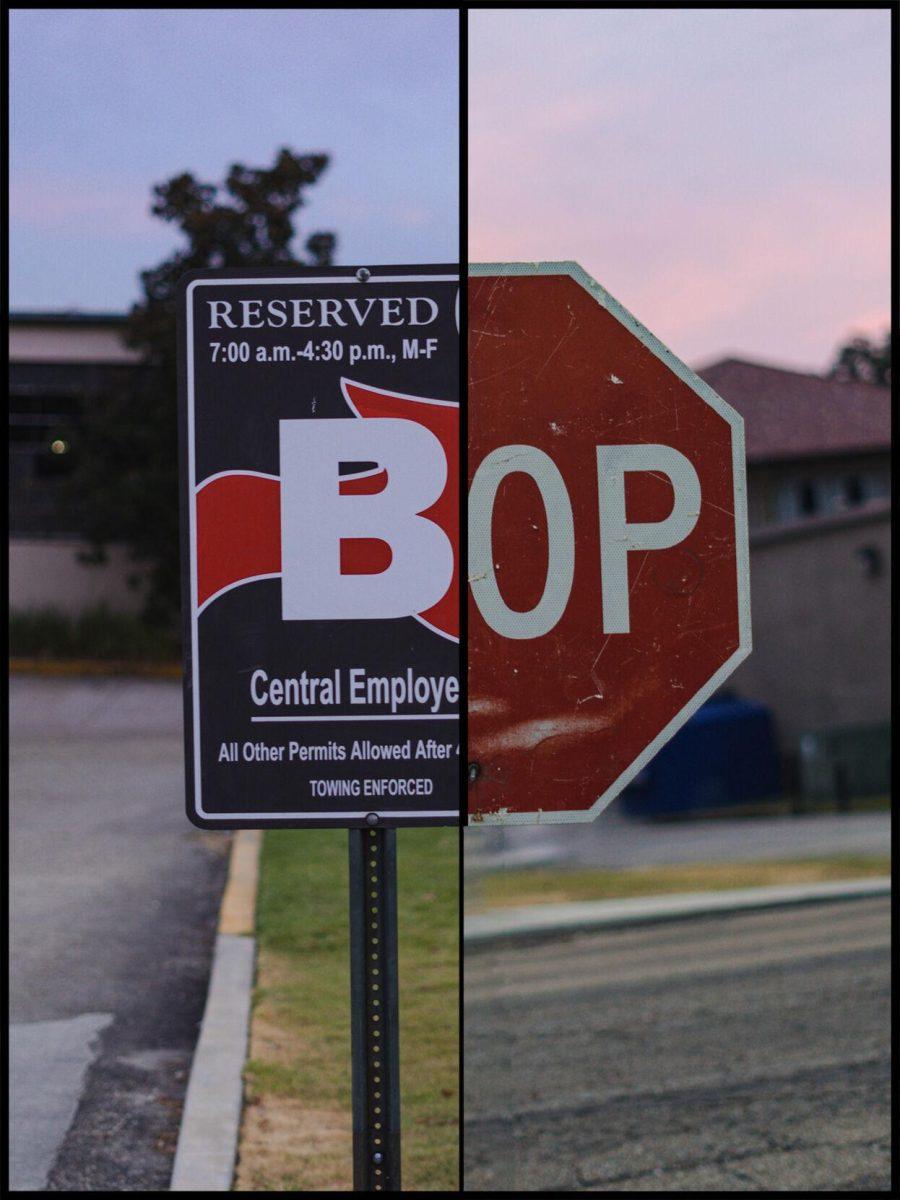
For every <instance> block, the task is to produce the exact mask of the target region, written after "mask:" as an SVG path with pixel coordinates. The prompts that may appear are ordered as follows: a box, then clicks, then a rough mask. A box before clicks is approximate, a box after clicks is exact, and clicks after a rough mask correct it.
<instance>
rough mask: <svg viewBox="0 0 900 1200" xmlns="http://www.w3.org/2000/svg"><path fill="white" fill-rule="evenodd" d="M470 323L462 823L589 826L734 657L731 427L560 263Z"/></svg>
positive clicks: (737, 578) (739, 583)
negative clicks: (465, 802) (465, 797)
mask: <svg viewBox="0 0 900 1200" xmlns="http://www.w3.org/2000/svg"><path fill="white" fill-rule="evenodd" d="M468 311H469V356H468V371H469V405H470V409H469V412H470V417H469V438H468V486H469V584H470V586H469V598H468V605H469V609H468V611H469V649H468V664H469V743H468V761H469V772H468V778H469V818H470V821H475V822H485V823H494V824H498V823H509V824H513V823H527V822H537V821H542V822H543V821H553V822H558V821H579V820H591V819H593V818H594V817H595V816H596V815H597V814H598V813H599V812H600V811H602V809H603V808H605V807H606V805H607V804H609V803H610V801H611V800H612V799H613V798H614V797H615V796H616V795H617V794H618V793H619V792H620V791H621V790H622V788H624V787H625V786H626V785H627V783H629V782H630V781H631V780H632V779H633V778H634V776H635V775H636V774H637V773H638V772H639V771H640V770H641V769H642V768H643V766H644V765H645V764H646V763H647V762H648V761H649V759H650V758H651V757H652V756H653V754H655V753H656V751H657V750H659V748H660V747H661V746H662V745H663V744H664V743H665V742H666V741H667V740H668V739H669V738H670V737H671V736H672V735H673V734H674V733H675V732H676V730H677V729H679V728H680V727H681V725H683V724H684V722H685V721H686V720H687V719H688V717H689V716H690V715H691V713H692V712H694V711H696V709H697V708H698V707H699V706H700V704H702V703H703V701H704V700H705V699H706V698H707V697H708V696H710V695H711V694H712V692H713V691H714V690H715V689H716V688H717V687H719V686H720V684H721V683H722V682H723V680H724V679H725V678H726V677H727V676H728V675H729V674H730V673H731V672H732V671H733V670H734V668H735V667H736V666H737V665H738V663H739V662H741V661H742V659H743V658H745V657H746V655H747V654H748V653H749V652H750V613H749V575H748V564H747V517H746V485H745V474H744V439H743V423H742V421H741V418H740V417H739V416H738V415H737V413H735V412H734V411H733V410H732V409H731V408H730V407H729V406H728V405H727V404H725V403H724V401H722V400H721V399H720V398H719V397H718V396H717V395H716V394H715V393H714V392H713V391H712V390H711V389H710V388H709V387H708V386H707V385H706V384H704V383H703V382H702V381H701V380H700V379H699V378H698V377H697V376H695V375H694V374H693V372H691V371H690V370H689V369H688V368H687V367H685V366H684V364H682V363H680V362H679V361H678V360H677V359H676V358H675V357H674V355H672V354H671V353H670V352H669V351H668V350H667V349H666V348H665V347H664V346H663V345H662V344H661V343H660V342H658V341H657V340H656V339H655V338H653V337H652V335H651V334H650V333H649V332H648V331H647V330H646V329H644V328H643V326H641V325H640V324H639V323H638V322H636V321H635V320H634V318H632V317H631V316H630V314H628V313H627V312H625V310H624V309H622V308H621V307H620V306H619V305H618V304H617V303H616V301H615V300H613V299H612V297H610V296H609V295H608V294H607V293H606V292H604V291H603V289H602V288H600V287H599V286H598V285H597V284H596V283H594V281H593V280H591V279H590V278H589V277H588V276H587V275H586V274H585V273H584V272H583V271H582V270H581V269H580V268H579V267H578V266H577V265H576V264H574V263H550V264H537V265H535V264H511V265H510V264H507V265H502V266H497V265H487V266H474V267H470V269H469V310H468Z"/></svg>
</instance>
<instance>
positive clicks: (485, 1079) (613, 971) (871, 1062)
mask: <svg viewBox="0 0 900 1200" xmlns="http://www.w3.org/2000/svg"><path fill="white" fill-rule="evenodd" d="M889 972H890V901H889V899H887V898H885V899H873V900H854V901H849V902H843V903H829V904H824V903H823V904H818V905H812V906H810V907H805V908H802V909H781V910H772V911H768V912H762V913H760V912H757V913H747V914H740V915H733V916H729V917H719V918H715V919H703V920H700V919H697V920H692V921H689V922H675V923H672V924H668V925H663V926H653V927H648V928H643V929H632V930H615V931H604V932H602V933H592V934H583V935H578V936H573V937H568V938H565V937H559V938H557V939H555V940H553V941H548V942H546V943H541V944H540V945H536V944H532V945H523V946H515V947H513V946H505V947H502V948H495V949H484V950H480V951H478V952H476V953H474V954H472V953H467V955H466V967H465V997H466V1020H465V1064H466V1070H465V1088H466V1095H465V1140H464V1146H465V1151H464V1181H465V1189H466V1190H468V1191H541V1190H546V1191H553V1190H574V1191H668V1192H673V1191H717V1190H723V1191H838V1192H847V1193H853V1192H857V1191H889V1190H890V1166H891V1154H890V1090H889V1089H890V1020H891V1011H890V976H889Z"/></svg>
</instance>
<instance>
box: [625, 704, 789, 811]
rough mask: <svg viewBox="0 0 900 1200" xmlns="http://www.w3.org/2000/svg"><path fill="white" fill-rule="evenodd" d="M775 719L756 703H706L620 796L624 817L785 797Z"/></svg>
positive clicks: (736, 804)
mask: <svg viewBox="0 0 900 1200" xmlns="http://www.w3.org/2000/svg"><path fill="white" fill-rule="evenodd" d="M779 775H780V772H779V766H778V752H777V748H776V743H775V726H774V721H773V719H772V714H771V712H770V711H769V709H767V708H766V707H765V705H763V704H759V703H758V702H756V701H755V700H744V699H739V698H737V697H733V696H728V695H720V696H715V697H713V699H712V700H709V701H707V703H706V704H704V705H703V706H702V707H701V708H700V709H698V710H697V712H696V713H695V714H694V715H693V716H692V717H691V719H690V720H689V721H688V722H687V724H686V725H685V726H684V727H683V728H682V729H680V730H679V731H678V733H676V734H675V736H674V737H673V738H672V740H671V741H670V742H668V743H667V744H666V745H665V746H664V747H663V748H662V750H660V752H659V754H657V755H656V757H655V758H654V759H653V760H652V762H651V763H650V764H649V765H648V766H647V767H646V768H645V770H644V771H642V772H641V774H640V775H639V776H638V777H637V779H635V781H634V782H633V783H632V784H631V785H630V786H629V787H628V788H626V790H625V791H624V792H623V793H622V796H621V800H620V803H621V806H622V809H623V811H624V812H627V813H631V814H633V815H635V816H664V815H666V814H668V813H673V814H674V813H686V812H694V811H698V810H699V811H702V810H708V809H717V808H734V807H738V806H739V805H742V804H749V803H751V802H753V801H758V800H769V799H773V798H775V797H776V796H778V795H779V794H780V792H781V781H780V778H779Z"/></svg>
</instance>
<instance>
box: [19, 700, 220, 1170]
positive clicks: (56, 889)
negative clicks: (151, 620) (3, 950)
mask: <svg viewBox="0 0 900 1200" xmlns="http://www.w3.org/2000/svg"><path fill="white" fill-rule="evenodd" d="M10 706H11V711H10V717H11V720H10V726H11V743H10V863H11V886H10V905H11V910H10V1021H11V1043H12V1054H11V1070H12V1076H11V1083H12V1089H13V1090H12V1097H11V1105H12V1112H11V1123H10V1131H11V1138H12V1145H11V1154H10V1163H11V1170H12V1171H13V1178H12V1181H11V1182H12V1186H13V1189H14V1190H49V1191H54V1190H64V1191H106V1190H110V1191H122V1190H125V1191H155V1190H164V1189H165V1188H166V1187H167V1186H168V1180H169V1175H170V1173H171V1167H172V1157H173V1154H174V1147H175V1140H176V1137H177V1131H178V1122H179V1116H180V1110H181V1104H182V1101H183V1097H184V1091H185V1087H186V1083H187V1073H188V1070H189V1067H190V1061H191V1055H192V1052H193V1047H194V1043H195V1041H196V1037H197V1031H198V1026H199V1022H200V1019H201V1016H202V1012H203V1004H204V1001H205V996H206V985H207V979H208V972H209V966H210V958H211V952H212V946H213V940H214V936H215V926H216V918H217V913H218V904H219V899H220V895H221V890H222V887H223V885H224V879H225V871H226V865H227V862H226V851H227V838H226V836H225V835H223V834H208V833H205V832H202V831H200V830H196V829H194V828H193V827H192V826H191V825H190V824H189V823H188V821H187V819H186V818H185V816H184V786H183V768H182V748H181V734H180V723H181V690H180V687H179V686H178V685H177V684H173V683H170V682H158V681H129V680H123V679H117V680H96V681H94V680H91V681H78V680H71V681H70V680H49V679H31V678H24V677H14V678H13V679H12V681H11V687H10ZM29 1114H40V1116H41V1119H39V1120H34V1119H29Z"/></svg>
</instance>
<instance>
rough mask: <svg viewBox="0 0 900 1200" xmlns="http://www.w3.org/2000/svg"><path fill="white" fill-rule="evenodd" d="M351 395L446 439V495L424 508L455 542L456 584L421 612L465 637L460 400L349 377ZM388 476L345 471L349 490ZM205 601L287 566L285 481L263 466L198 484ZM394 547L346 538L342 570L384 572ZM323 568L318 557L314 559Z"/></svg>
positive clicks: (375, 485)
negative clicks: (461, 569)
mask: <svg viewBox="0 0 900 1200" xmlns="http://www.w3.org/2000/svg"><path fill="white" fill-rule="evenodd" d="M341 388H342V390H343V393H344V399H345V400H346V402H347V404H348V405H349V406H350V408H351V409H352V411H353V413H354V414H355V415H356V416H358V417H360V418H361V419H363V420H370V419H378V418H379V417H393V418H395V419H397V418H399V419H403V420H409V421H416V422H418V424H420V425H424V426H425V428H426V429H428V430H429V431H430V432H431V433H433V434H434V436H435V437H436V438H437V439H438V441H439V442H440V443H441V446H442V447H443V450H444V455H445V457H446V459H447V482H446V484H445V486H444V490H443V492H442V493H441V495H440V497H439V499H438V500H437V501H436V502H435V503H434V504H433V505H432V506H431V507H430V508H429V509H426V510H425V511H424V512H423V513H421V514H420V515H421V516H423V517H426V518H428V520H430V521H433V522H434V523H435V524H436V525H438V526H440V528H441V529H443V530H444V532H445V533H446V535H447V537H448V538H449V540H450V543H451V545H452V547H453V577H452V580H451V583H450V586H449V588H448V589H447V591H446V593H445V594H444V596H443V597H442V598H441V600H439V601H438V603H437V604H435V605H433V606H432V607H431V608H430V609H428V610H427V612H423V613H418V614H415V615H416V616H417V619H418V620H420V621H421V622H422V623H423V624H424V625H427V626H428V628H429V629H433V630H434V631H435V632H436V633H439V634H440V635H441V636H442V637H446V638H449V639H451V640H452V641H458V640H459V499H458V497H459V405H458V404H457V403H455V402H451V401H445V400H428V399H425V398H424V397H418V396H407V395H403V394H402V393H399V392H391V391H387V390H385V389H382V388H373V387H369V386H367V385H365V384H359V383H353V382H352V381H350V380H349V379H342V380H341ZM386 484H387V473H386V471H385V470H383V469H380V468H378V467H376V468H375V469H372V470H368V471H362V472H359V473H357V474H354V475H346V476H342V477H341V480H340V492H341V495H342V496H349V495H375V494H377V493H378V492H380V491H382V490H383V489H384V487H385V486H386ZM196 505H197V510H196V515H197V604H198V607H199V611H201V612H202V611H203V609H204V608H205V607H206V606H207V605H208V604H210V603H211V602H212V601H213V600H215V599H216V598H217V597H218V596H221V595H222V594H223V593H224V592H226V591H230V590H231V589H232V588H234V587H239V586H240V585H241V584H244V583H251V582H253V581H254V580H258V579H272V578H277V577H278V576H279V575H280V574H281V484H280V480H279V478H278V476H277V475H266V474H263V473H262V472H259V471H241V470H235V471H222V472H219V473H218V474H216V475H211V476H209V477H208V478H207V479H204V480H203V481H202V482H201V483H199V484H198V485H197V489H196ZM390 562H391V550H390V547H389V546H388V545H387V544H386V543H385V542H381V541H378V540H376V539H360V540H345V541H344V542H342V544H341V572H342V574H347V575H364V574H377V573H379V572H381V571H384V570H386V569H387V567H388V566H389V565H390ZM310 569H311V570H315V564H310Z"/></svg>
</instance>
